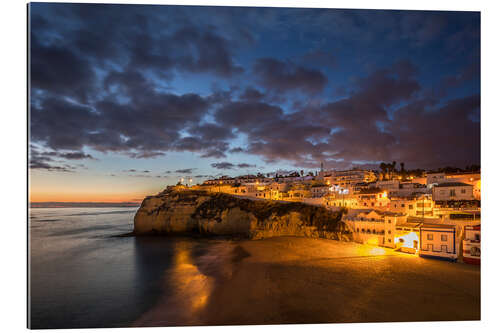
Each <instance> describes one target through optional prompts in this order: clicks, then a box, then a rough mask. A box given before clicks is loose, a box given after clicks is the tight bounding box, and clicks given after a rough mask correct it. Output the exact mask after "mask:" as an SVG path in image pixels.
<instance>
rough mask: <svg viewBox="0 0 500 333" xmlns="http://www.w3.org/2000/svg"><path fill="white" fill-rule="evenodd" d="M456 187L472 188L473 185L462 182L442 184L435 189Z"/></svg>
mask: <svg viewBox="0 0 500 333" xmlns="http://www.w3.org/2000/svg"><path fill="white" fill-rule="evenodd" d="M455 186H472V185H470V184H465V183H460V182H450V183H441V184H437V185H434V187H455Z"/></svg>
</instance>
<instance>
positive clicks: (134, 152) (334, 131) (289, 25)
mask: <svg viewBox="0 0 500 333" xmlns="http://www.w3.org/2000/svg"><path fill="white" fill-rule="evenodd" d="M29 28H30V33H29V37H30V45H29V51H30V52H29V53H30V54H29V60H30V63H29V66H30V71H29V73H30V77H29V79H30V110H29V130H30V133H29V135H30V143H29V167H30V200H31V201H32V202H40V201H109V202H111V201H113V202H116V201H140V200H141V199H142V198H143V197H144V196H145V195H150V194H155V193H156V192H158V191H160V190H162V189H163V188H164V187H165V186H166V185H169V184H174V183H176V182H177V181H179V179H180V178H184V179H192V180H193V183H201V182H202V181H204V180H205V179H207V178H209V177H218V176H221V175H229V176H236V175H241V174H247V173H257V172H261V173H275V172H276V171H280V172H289V171H293V170H304V171H316V170H318V169H319V167H320V163H321V162H323V163H324V166H325V167H326V168H328V169H349V168H352V167H359V168H373V169H378V165H379V164H380V162H383V161H384V162H391V161H397V162H398V163H399V162H404V163H405V167H406V168H407V169H412V168H425V169H432V168H438V167H444V166H455V167H465V166H467V165H471V164H480V14H479V13H478V12H452V11H396V10H394V11H388V10H345V9H342V10H336V9H302V8H251V7H248V8H243V7H196V6H164V5H161V6H159V5H151V6H147V5H104V4H61V3H59V4H48V3H31V4H30V5H29Z"/></svg>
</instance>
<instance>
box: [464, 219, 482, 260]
mask: <svg viewBox="0 0 500 333" xmlns="http://www.w3.org/2000/svg"><path fill="white" fill-rule="evenodd" d="M462 249H463V257H464V262H466V263H468V264H475V265H479V264H480V263H481V225H474V226H465V228H464V240H463V247H462Z"/></svg>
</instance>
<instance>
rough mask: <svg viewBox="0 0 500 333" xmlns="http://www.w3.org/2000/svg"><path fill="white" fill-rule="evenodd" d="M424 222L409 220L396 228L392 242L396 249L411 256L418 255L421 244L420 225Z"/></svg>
mask: <svg viewBox="0 0 500 333" xmlns="http://www.w3.org/2000/svg"><path fill="white" fill-rule="evenodd" d="M421 224H422V222H419V221H412V220H410V219H407V220H406V222H404V223H398V224H396V226H395V227H394V232H393V233H392V234H393V238H392V242H393V244H394V246H393V247H394V248H396V249H398V250H400V251H402V252H406V253H411V254H416V253H417V252H418V249H419V243H420V229H419V228H420V225H421Z"/></svg>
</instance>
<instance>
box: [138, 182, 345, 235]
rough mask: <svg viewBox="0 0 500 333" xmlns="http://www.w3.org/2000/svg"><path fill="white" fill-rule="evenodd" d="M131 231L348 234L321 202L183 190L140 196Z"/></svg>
mask: <svg viewBox="0 0 500 333" xmlns="http://www.w3.org/2000/svg"><path fill="white" fill-rule="evenodd" d="M134 233H135V234H137V235H140V234H206V235H242V236H245V237H248V238H251V239H261V238H266V237H275V236H304V237H320V238H329V239H338V240H351V238H352V235H351V233H350V231H349V229H348V228H347V227H346V225H345V224H344V222H342V221H341V214H340V213H334V212H330V211H328V210H327V209H325V208H324V207H317V206H310V205H305V204H302V203H281V202H276V201H264V200H262V201H253V200H249V199H242V198H237V197H234V196H231V195H228V194H223V193H207V192H204V191H195V190H186V189H182V190H174V189H168V190H166V191H164V192H162V193H160V194H158V195H156V196H151V197H146V198H145V199H144V201H143V202H142V205H141V208H140V209H139V210H138V211H137V213H136V215H135V218H134Z"/></svg>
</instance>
